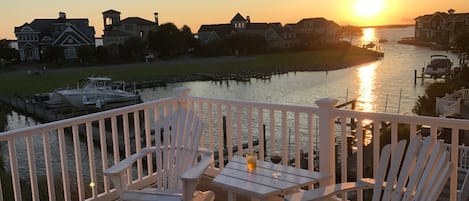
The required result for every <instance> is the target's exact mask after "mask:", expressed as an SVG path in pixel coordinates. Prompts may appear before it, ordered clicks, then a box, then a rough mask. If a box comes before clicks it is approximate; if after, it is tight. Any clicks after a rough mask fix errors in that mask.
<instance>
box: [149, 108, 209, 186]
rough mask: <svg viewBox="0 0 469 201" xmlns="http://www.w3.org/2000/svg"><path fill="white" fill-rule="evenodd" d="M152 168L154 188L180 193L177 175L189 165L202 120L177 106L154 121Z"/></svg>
mask: <svg viewBox="0 0 469 201" xmlns="http://www.w3.org/2000/svg"><path fill="white" fill-rule="evenodd" d="M156 129H157V131H156V133H155V142H156V143H155V145H156V147H161V148H160V149H157V150H158V151H157V152H156V154H155V158H156V171H157V181H156V187H157V188H158V190H161V191H167V192H182V181H181V179H180V176H181V174H182V173H184V172H185V171H186V170H188V169H189V168H191V167H192V166H193V165H194V163H195V159H196V153H197V150H198V147H199V143H200V137H201V135H202V122H201V121H200V119H199V117H197V115H195V114H194V112H193V111H191V110H186V109H179V110H176V111H175V112H173V113H171V114H169V115H167V116H166V117H165V118H163V119H161V120H159V121H158V122H157V124H156Z"/></svg>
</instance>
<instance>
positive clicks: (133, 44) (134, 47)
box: [124, 37, 145, 61]
mask: <svg viewBox="0 0 469 201" xmlns="http://www.w3.org/2000/svg"><path fill="white" fill-rule="evenodd" d="M124 47H125V48H126V49H127V50H126V51H127V53H128V56H129V60H130V61H141V60H142V59H143V53H144V50H145V43H144V42H143V41H142V40H141V39H140V38H139V37H132V38H129V39H127V40H126V41H125V42H124Z"/></svg>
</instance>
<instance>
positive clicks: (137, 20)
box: [120, 17, 155, 25]
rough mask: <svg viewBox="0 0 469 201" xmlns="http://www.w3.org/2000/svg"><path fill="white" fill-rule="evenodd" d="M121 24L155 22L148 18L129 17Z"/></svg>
mask: <svg viewBox="0 0 469 201" xmlns="http://www.w3.org/2000/svg"><path fill="white" fill-rule="evenodd" d="M120 23H121V24H126V23H129V24H139V25H155V22H152V21H150V20H146V19H143V18H140V17H128V18H125V19H123V20H121V22H120Z"/></svg>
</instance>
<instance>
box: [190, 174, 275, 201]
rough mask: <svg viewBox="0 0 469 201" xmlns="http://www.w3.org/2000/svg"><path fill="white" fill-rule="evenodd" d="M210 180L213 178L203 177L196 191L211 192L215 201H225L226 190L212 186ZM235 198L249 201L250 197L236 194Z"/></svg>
mask: <svg viewBox="0 0 469 201" xmlns="http://www.w3.org/2000/svg"><path fill="white" fill-rule="evenodd" d="M212 180H213V178H211V177H207V176H203V177H202V179H201V180H200V182H199V185H198V186H197V189H198V190H202V191H205V190H211V191H213V192H214V193H215V201H225V200H227V199H228V194H227V192H226V190H224V189H222V188H220V187H217V186H215V185H213V184H212ZM236 198H237V199H236V200H237V201H250V200H251V198H250V197H246V196H243V195H240V194H237V195H236ZM268 200H269V201H283V198H282V197H280V196H274V197H271V198H269V199H268Z"/></svg>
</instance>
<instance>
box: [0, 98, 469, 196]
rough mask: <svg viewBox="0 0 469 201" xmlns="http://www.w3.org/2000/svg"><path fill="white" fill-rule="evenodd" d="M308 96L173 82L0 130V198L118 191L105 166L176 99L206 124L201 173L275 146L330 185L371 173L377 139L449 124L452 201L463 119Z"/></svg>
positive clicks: (148, 164) (137, 177)
mask: <svg viewBox="0 0 469 201" xmlns="http://www.w3.org/2000/svg"><path fill="white" fill-rule="evenodd" d="M316 104H317V105H318V107H313V106H300V105H282V104H267V103H256V102H249V101H234V100H222V99H212V98H202V97H191V96H189V95H188V91H187V90H181V92H180V95H179V96H178V97H174V98H167V99H162V100H156V101H152V102H147V103H143V104H138V105H134V106H128V107H125V108H119V109H114V110H109V111H104V112H100V113H95V114H91V115H86V116H81V117H77V118H72V119H67V120H61V121H57V122H52V123H47V124H42V125H38V126H33V127H29V128H23V129H17V130H13V131H8V132H4V133H1V134H0V145H2V147H1V148H2V151H3V156H4V157H5V158H4V163H5V164H4V167H5V172H6V173H5V174H3V175H0V176H2V180H1V183H2V184H1V187H2V188H0V190H1V191H2V192H0V195H3V197H0V201H1V200H10V199H15V200H50V201H55V200H90V201H91V200H93V201H94V200H113V199H115V198H117V195H116V193H115V191H114V190H113V185H112V183H111V182H110V181H109V179H108V178H107V177H106V176H104V175H103V174H102V172H103V170H105V169H106V168H108V167H110V166H111V165H112V164H114V163H115V162H117V161H119V160H121V159H123V158H125V157H128V156H130V155H131V154H133V153H135V152H137V151H139V150H141V149H142V148H144V147H148V146H152V145H154V141H152V140H153V139H152V138H153V137H152V136H153V133H154V132H155V131H154V130H155V128H154V126H155V121H157V120H158V119H159V118H161V117H162V116H164V115H165V114H166V113H168V112H170V111H172V110H174V109H176V108H178V107H189V108H191V109H193V110H194V111H195V112H196V113H197V114H198V115H199V116H200V117H201V119H202V120H203V122H204V124H205V126H204V136H203V139H202V144H203V146H205V147H207V148H208V149H210V150H212V151H214V152H215V153H216V155H215V159H216V162H215V163H214V164H213V166H212V167H211V168H210V169H209V171H207V174H216V173H217V172H218V171H219V170H220V169H221V168H223V167H224V165H225V164H224V163H225V162H226V161H228V160H229V159H230V158H231V157H232V156H233V155H242V154H244V153H246V152H249V151H257V152H259V157H260V159H261V160H269V155H270V153H272V152H274V151H276V150H279V151H281V153H282V156H283V157H282V158H283V160H282V162H283V164H287V165H294V166H296V167H303V168H308V169H311V170H313V169H314V170H318V171H321V172H324V173H329V174H331V175H333V177H332V178H331V179H330V180H328V181H325V182H323V183H321V185H324V184H328V183H334V182H335V175H336V170H337V171H339V172H340V173H341V174H340V175H341V176H340V178H339V180H341V181H347V179H348V178H350V176H352V177H354V178H356V179H359V178H362V177H364V176H368V174H371V171H370V169H373V167H376V166H377V164H378V163H377V162H378V158H379V151H380V147H381V146H383V144H384V142H385V141H389V142H390V143H391V144H396V143H397V141H398V139H399V138H400V137H401V135H403V134H404V133H411V135H412V134H414V133H416V131H417V129H418V128H419V127H420V126H422V125H425V126H428V127H430V137H434V138H436V137H437V132H438V129H440V128H449V129H451V132H452V135H451V147H450V150H451V161H452V163H454V165H453V167H454V169H453V171H452V174H451V182H450V183H451V193H450V200H456V192H457V191H456V187H457V183H456V182H457V180H456V177H457V166H458V163H459V162H458V161H459V160H458V158H459V157H458V155H459V152H458V144H457V142H458V141H459V132H460V131H462V130H469V123H468V121H466V120H457V119H443V118H432V117H419V116H402V115H396V114H383V113H369V112H359V111H350V110H342V109H336V108H335V105H336V104H337V100H334V99H322V100H318V101H316ZM319 142H320V143H319ZM367 144H369V145H368V146H366V145H367ZM5 146H6V147H5ZM336 152H337V154H336ZM368 154H369V155H368ZM153 164H154V163H153V161H152V159H151V157H149V158H147V159H146V160H140V161H138V162H137V163H136V165H135V167H134V168H133V169H132V170H131V171H130V172H131V173H132V174H130V177H131V181H132V182H131V183H130V184H129V185H131V186H132V187H135V188H137V187H142V186H146V185H148V184H149V181H150V179H151V178H152V177H153V176H154V175H155V172H154V170H153V168H152V167H153ZM371 176H372V175H371ZM9 195H11V196H12V197H7V196H9ZM360 197H361V193H359V199H360Z"/></svg>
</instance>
